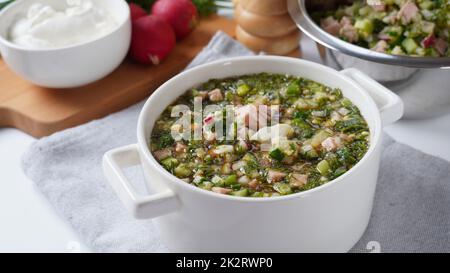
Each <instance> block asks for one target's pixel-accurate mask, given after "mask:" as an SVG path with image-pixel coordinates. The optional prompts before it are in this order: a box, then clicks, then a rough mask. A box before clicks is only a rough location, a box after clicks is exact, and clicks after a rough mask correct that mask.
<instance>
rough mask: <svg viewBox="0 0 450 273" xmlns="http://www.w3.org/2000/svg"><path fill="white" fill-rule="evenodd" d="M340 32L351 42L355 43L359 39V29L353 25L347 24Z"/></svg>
mask: <svg viewBox="0 0 450 273" xmlns="http://www.w3.org/2000/svg"><path fill="white" fill-rule="evenodd" d="M340 34H341V35H342V36H344V38H345V39H346V40H347V41H348V42H349V43H354V42H357V41H358V31H357V29H356V28H355V27H354V26H352V25H346V26H343V27H342V28H341V31H340Z"/></svg>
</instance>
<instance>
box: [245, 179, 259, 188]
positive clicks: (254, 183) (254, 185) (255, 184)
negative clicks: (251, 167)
mask: <svg viewBox="0 0 450 273" xmlns="http://www.w3.org/2000/svg"><path fill="white" fill-rule="evenodd" d="M247 186H248V187H249V188H250V189H256V188H258V186H259V183H258V180H256V179H253V180H252V181H250V182H248V184H247Z"/></svg>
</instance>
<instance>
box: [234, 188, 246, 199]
mask: <svg viewBox="0 0 450 273" xmlns="http://www.w3.org/2000/svg"><path fill="white" fill-rule="evenodd" d="M231 195H234V196H242V197H244V196H248V189H242V190H239V191H233V192H232V193H231Z"/></svg>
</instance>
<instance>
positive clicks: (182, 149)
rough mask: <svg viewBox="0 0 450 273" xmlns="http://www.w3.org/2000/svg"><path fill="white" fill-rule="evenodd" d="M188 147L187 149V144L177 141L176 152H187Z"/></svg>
mask: <svg viewBox="0 0 450 273" xmlns="http://www.w3.org/2000/svg"><path fill="white" fill-rule="evenodd" d="M186 149H187V146H186V145H184V144H183V143H181V142H177V144H175V152H177V153H185V152H186Z"/></svg>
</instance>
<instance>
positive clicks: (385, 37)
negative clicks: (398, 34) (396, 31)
mask: <svg viewBox="0 0 450 273" xmlns="http://www.w3.org/2000/svg"><path fill="white" fill-rule="evenodd" d="M378 39H380V40H384V41H389V40H391V39H392V37H391V36H389V35H388V34H386V33H380V34H378Z"/></svg>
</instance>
